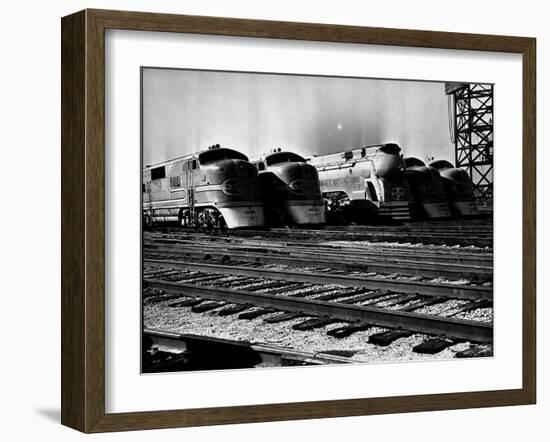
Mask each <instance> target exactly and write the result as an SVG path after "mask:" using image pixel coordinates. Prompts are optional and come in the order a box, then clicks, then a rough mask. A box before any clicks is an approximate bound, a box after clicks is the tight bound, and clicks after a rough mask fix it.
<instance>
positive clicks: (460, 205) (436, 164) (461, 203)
mask: <svg viewBox="0 0 550 442" xmlns="http://www.w3.org/2000/svg"><path fill="white" fill-rule="evenodd" d="M430 166H431V167H433V168H435V169H437V170H439V173H440V174H441V179H442V180H443V186H444V188H445V193H446V195H447V201H448V203H449V207H450V208H451V212H452V214H453V215H455V216H476V215H479V207H478V205H477V202H476V198H475V194H474V187H473V185H472V181H471V180H470V177H469V176H468V174H467V173H466V171H465V170H462V169H459V168H457V167H454V166H453V165H452V164H451V163H450V162H449V161H446V160H438V161H433V162H432V163H430Z"/></svg>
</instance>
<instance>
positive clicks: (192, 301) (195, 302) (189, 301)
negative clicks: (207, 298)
mask: <svg viewBox="0 0 550 442" xmlns="http://www.w3.org/2000/svg"><path fill="white" fill-rule="evenodd" d="M203 301H204V299H203V298H189V299H186V300H183V301H179V302H174V303H173V304H170V307H195V306H196V305H199V304H200V303H201V302H203Z"/></svg>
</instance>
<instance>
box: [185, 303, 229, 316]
mask: <svg viewBox="0 0 550 442" xmlns="http://www.w3.org/2000/svg"><path fill="white" fill-rule="evenodd" d="M225 304H226V303H225V302H223V301H208V302H203V303H201V304H199V305H195V306H194V307H191V311H192V312H193V313H204V312H208V311H210V310H214V309H216V308H218V307H223V306H224V305H225Z"/></svg>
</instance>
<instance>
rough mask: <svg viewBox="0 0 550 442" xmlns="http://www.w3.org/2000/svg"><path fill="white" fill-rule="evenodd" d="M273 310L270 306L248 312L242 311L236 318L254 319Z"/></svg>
mask: <svg viewBox="0 0 550 442" xmlns="http://www.w3.org/2000/svg"><path fill="white" fill-rule="evenodd" d="M274 312H275V310H273V309H270V308H259V309H257V310H251V311H249V312H243V313H241V314H240V315H239V316H237V319H249V320H251V319H256V318H258V317H260V316H264V315H268V314H270V313H274Z"/></svg>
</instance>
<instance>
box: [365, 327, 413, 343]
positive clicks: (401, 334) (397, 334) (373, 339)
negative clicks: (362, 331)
mask: <svg viewBox="0 0 550 442" xmlns="http://www.w3.org/2000/svg"><path fill="white" fill-rule="evenodd" d="M411 335H412V332H410V331H408V330H401V329H396V330H388V331H385V332H381V333H376V334H374V335H371V336H369V343H371V344H374V345H379V346H380V347H387V346H388V345H390V344H391V343H393V342H394V341H397V340H398V339H400V338H407V337H409V336H411Z"/></svg>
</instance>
